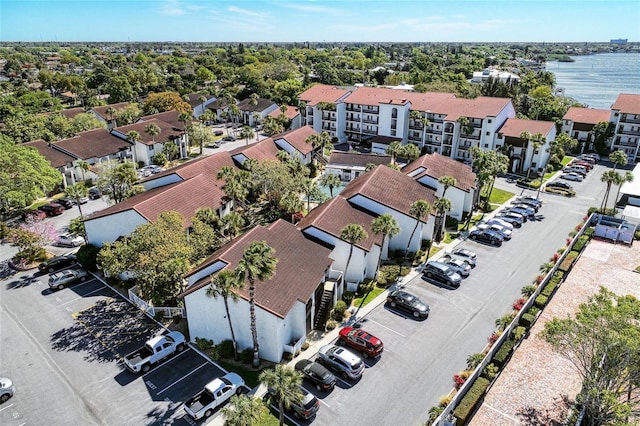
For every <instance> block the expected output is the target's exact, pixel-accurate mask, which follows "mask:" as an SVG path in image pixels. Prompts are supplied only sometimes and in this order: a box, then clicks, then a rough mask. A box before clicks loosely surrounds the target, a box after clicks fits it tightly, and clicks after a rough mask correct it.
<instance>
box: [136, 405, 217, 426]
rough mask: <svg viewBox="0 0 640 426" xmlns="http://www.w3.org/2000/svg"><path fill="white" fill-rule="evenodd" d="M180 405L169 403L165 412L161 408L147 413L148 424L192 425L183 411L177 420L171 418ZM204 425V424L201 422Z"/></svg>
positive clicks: (192, 422)
mask: <svg viewBox="0 0 640 426" xmlns="http://www.w3.org/2000/svg"><path fill="white" fill-rule="evenodd" d="M181 406H182V403H175V402H173V403H170V404H169V406H168V407H167V409H166V410H164V411H163V410H162V407H155V408H154V409H153V410H151V411H149V412H148V413H147V418H148V419H150V422H149V424H153V425H190V426H191V425H194V424H195V423H194V421H193V420H192V419H191V418H189V417H188V415H187V414H186V413H184V411H183V413H184V414H183V415H182V416H180V417H178V418H172V417H173V416H174V415H175V414H176V413H177V412H178V411H180V408H181ZM203 423H206V422H203Z"/></svg>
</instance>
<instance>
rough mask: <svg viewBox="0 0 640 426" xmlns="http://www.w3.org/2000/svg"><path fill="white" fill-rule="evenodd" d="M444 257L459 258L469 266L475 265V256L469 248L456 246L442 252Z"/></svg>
mask: <svg viewBox="0 0 640 426" xmlns="http://www.w3.org/2000/svg"><path fill="white" fill-rule="evenodd" d="M444 258H445V259H460V260H462V261H463V262H467V263H468V264H469V266H471V267H472V268H474V267H475V266H476V259H477V256H476V254H475V253H474V252H472V251H471V250H467V249H463V248H456V249H453V250H451V251H448V252H446V253H445V254H444Z"/></svg>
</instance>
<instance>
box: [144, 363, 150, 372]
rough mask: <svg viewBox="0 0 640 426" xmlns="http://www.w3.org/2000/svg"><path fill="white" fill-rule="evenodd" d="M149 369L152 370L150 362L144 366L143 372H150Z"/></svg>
mask: <svg viewBox="0 0 640 426" xmlns="http://www.w3.org/2000/svg"><path fill="white" fill-rule="evenodd" d="M149 370H151V366H150V365H149V364H145V365H143V366H142V372H143V373H148V372H149Z"/></svg>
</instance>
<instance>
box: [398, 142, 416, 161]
mask: <svg viewBox="0 0 640 426" xmlns="http://www.w3.org/2000/svg"><path fill="white" fill-rule="evenodd" d="M401 155H402V156H403V157H404V158H406V159H407V160H409V161H413V160H415V159H416V158H418V157H420V148H418V147H417V146H416V145H414V144H412V143H408V144H406V145H405V146H403V147H402V151H401Z"/></svg>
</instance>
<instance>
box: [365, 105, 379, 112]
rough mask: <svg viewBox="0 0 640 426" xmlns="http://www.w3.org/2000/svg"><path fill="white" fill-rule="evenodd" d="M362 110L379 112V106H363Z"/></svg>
mask: <svg viewBox="0 0 640 426" xmlns="http://www.w3.org/2000/svg"><path fill="white" fill-rule="evenodd" d="M362 112H366V113H369V114H378V108H377V107H370V106H363V107H362Z"/></svg>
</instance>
